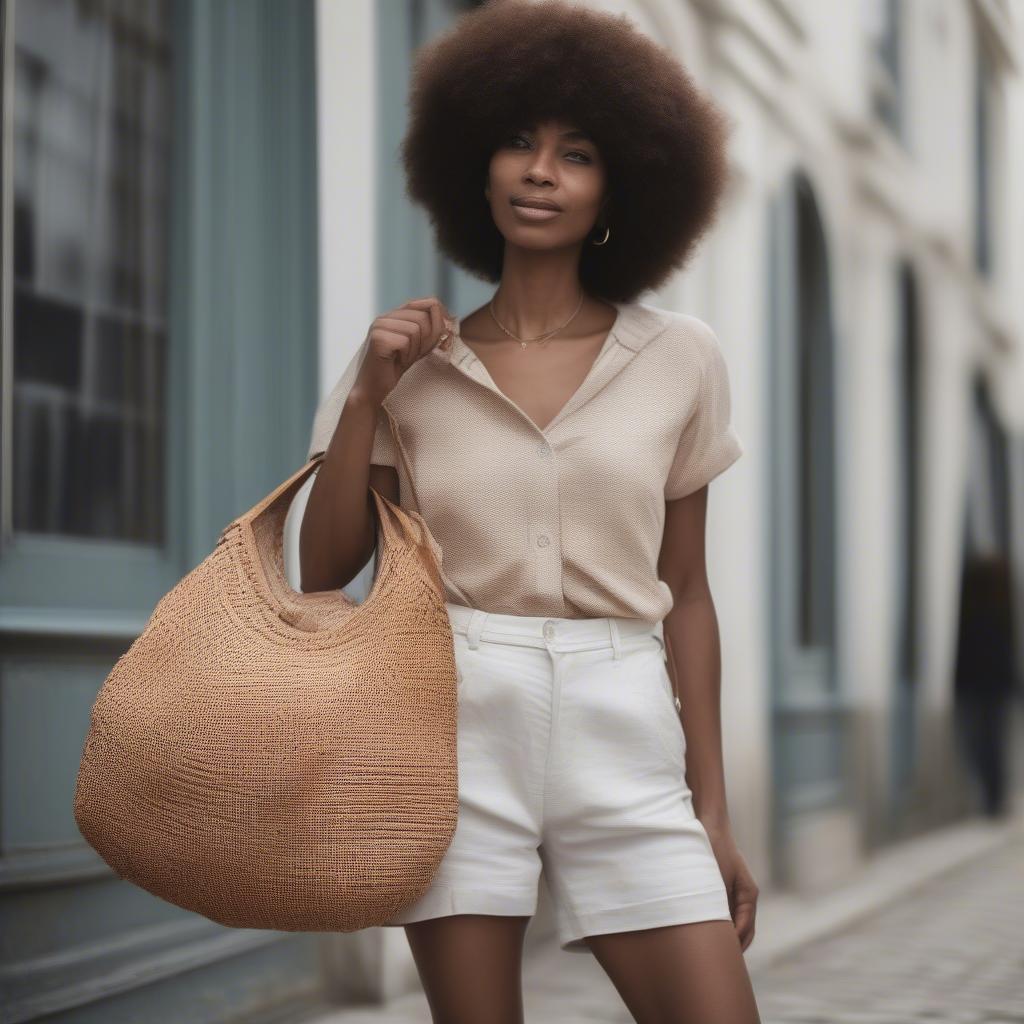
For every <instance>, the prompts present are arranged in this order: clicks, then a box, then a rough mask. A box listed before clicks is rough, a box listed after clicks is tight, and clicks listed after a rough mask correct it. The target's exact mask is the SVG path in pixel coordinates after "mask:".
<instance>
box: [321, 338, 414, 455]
mask: <svg viewBox="0 0 1024 1024" xmlns="http://www.w3.org/2000/svg"><path fill="white" fill-rule="evenodd" d="M368 343H369V338H367V339H366V341H364V342H363V343H362V345H360V346H359V348H358V349H357V350H356V353H355V355H354V356H353V357H352V358H351V359H350V360H349V364H348V366H346V367H345V369H344V371H343V372H342V375H341V377H340V379H339V380H338V382H337V384H335V385H334V387H333V388H332V389H331V391H330V393H329V394H328V395H327V396H326V397H325V398H324V399H323V400H322V401H321V402H320V405H319V407H318V408H317V410H316V415H315V416H314V417H313V429H312V433H311V435H310V439H309V451H308V452H307V453H306V459H307V461H308V460H309V459H311V458H312V457H313V456H314V455H315V454H316V453H317V452H325V451H327V446H328V445H329V444H330V443H331V438H332V437H334V431H335V430H336V429H337V426H338V421H339V420H340V419H341V410H342V408H343V407H344V405H345V399H346V398H348V393H349V392H350V391H351V390H352V385H353V384H354V383H355V380H356V376H357V375H358V373H359V367H360V365H361V364H362V361H363V356H364V354H365V353H366V346H367V344H368ZM370 462H371V464H373V465H375V466H397V465H398V460H397V452H396V450H395V439H394V437H393V435H392V433H391V424H390V422H389V421H388V416H387V413H386V412H385V411H384V410H383V409H378V410H377V429H376V432H375V433H374V436H373V450H372V452H371V453H370Z"/></svg>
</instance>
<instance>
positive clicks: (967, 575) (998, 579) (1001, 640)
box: [954, 552, 1015, 817]
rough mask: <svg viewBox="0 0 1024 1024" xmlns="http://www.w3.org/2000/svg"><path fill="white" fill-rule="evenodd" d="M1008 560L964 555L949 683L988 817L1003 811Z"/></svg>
mask: <svg viewBox="0 0 1024 1024" xmlns="http://www.w3.org/2000/svg"><path fill="white" fill-rule="evenodd" d="M1011 595H1012V587H1011V573H1010V563H1009V559H1008V558H1007V557H1006V556H1005V555H1003V554H1000V553H997V552H991V553H983V554H976V555H972V556H970V557H969V558H968V559H967V561H966V563H965V565H964V570H963V580H962V586H961V601H960V626H959V631H958V633H959V635H958V641H957V653H956V673H955V684H954V696H955V712H956V722H957V731H958V735H959V736H960V741H961V745H962V749H963V751H964V753H965V755H966V758H967V761H968V764H969V766H970V768H971V770H972V771H973V772H974V774H975V777H976V779H977V781H978V783H979V785H980V788H981V797H982V810H983V811H984V813H985V814H986V815H988V816H990V817H1001V816H1003V815H1005V814H1006V813H1007V811H1008V807H1007V791H1008V764H1007V762H1008V754H1009V735H1010V716H1009V711H1010V700H1011V696H1012V693H1013V688H1014V673H1015V653H1014V636H1013V601H1012V596H1011Z"/></svg>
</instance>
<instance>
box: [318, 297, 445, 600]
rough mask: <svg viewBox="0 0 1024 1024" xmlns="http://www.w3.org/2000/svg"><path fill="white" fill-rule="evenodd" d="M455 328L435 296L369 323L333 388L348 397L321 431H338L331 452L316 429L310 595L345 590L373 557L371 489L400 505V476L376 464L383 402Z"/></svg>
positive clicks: (402, 307)
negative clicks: (373, 460) (317, 456)
mask: <svg viewBox="0 0 1024 1024" xmlns="http://www.w3.org/2000/svg"><path fill="white" fill-rule="evenodd" d="M450 322H451V321H450V314H449V313H448V310H447V309H446V308H445V307H444V305H443V303H441V301H440V300H439V299H437V298H434V297H432V296H431V297H428V298H423V299H412V300H410V301H409V302H407V303H405V304H404V305H402V306H399V307H396V308H395V309H393V310H389V311H388V312H387V313H384V314H382V315H381V316H379V317H377V318H376V319H375V320H374V321H373V323H372V324H371V325H370V330H369V332H368V333H367V337H366V341H365V342H364V344H363V346H362V348H361V349H360V353H357V356H356V357H354V358H353V360H352V361H351V362H350V363H349V366H348V367H347V368H346V371H345V373H344V374H343V375H342V378H341V380H340V381H339V383H338V384H337V385H336V386H335V390H334V392H332V395H334V396H341V395H344V401H343V403H342V406H341V410H340V413H338V414H337V416H338V419H337V424H332V423H331V422H330V420H328V421H327V424H322V425H321V427H320V430H321V431H322V432H323V433H324V435H326V431H327V430H330V429H331V428H332V427H333V433H332V434H331V435H330V441H329V442H328V443H327V445H326V447H325V448H324V447H323V445H324V442H323V440H321V439H320V437H319V436H318V434H317V427H314V442H313V443H314V444H316V445H317V449H316V450H318V451H319V450H321V449H322V450H323V451H324V457H323V460H322V461H321V463H320V467H319V469H318V470H317V473H316V477H315V479H314V482H313V486H312V488H311V489H310V492H309V498H308V500H307V503H306V509H305V513H304V515H303V519H302V524H301V526H300V529H299V568H300V574H301V587H302V590H303V591H304V592H306V593H310V592H312V591H318V590H337V589H339V588H340V587H344V586H346V585H347V584H348V583H349V582H350V581H351V580H352V579H353V578H354V577H355V575H356V574H357V573H358V572H359V571H360V569H362V568H363V566H364V565H366V563H367V562H368V561H369V559H370V556H371V555H372V554H373V549H374V534H375V521H376V514H377V513H376V506H375V504H374V501H373V495H372V494H370V491H369V488H370V487H371V486H372V487H373V488H374V489H375V490H376V491H378V492H379V493H380V494H382V495H383V496H384V497H385V498H387V499H388V500H389V501H392V502H393V503H394V504H396V505H397V504H398V497H399V494H398V491H399V488H398V472H397V470H396V469H395V468H394V467H393V466H378V465H372V464H371V463H370V459H371V457H372V456H373V449H374V437H375V435H376V432H377V423H378V417H379V416H380V411H381V404H382V403H383V401H384V399H385V398H386V397H387V396H388V395H389V394H390V393H391V391H392V390H393V389H394V387H395V385H396V384H397V383H398V381H399V379H400V378H401V376H402V374H404V373H405V372H406V371H407V370H408V369H409V367H410V366H412V364H413V363H414V362H416V361H417V360H418V359H421V358H422V357H423V356H424V355H426V354H427V352H429V351H430V350H431V349H432V348H433V347H434V346H435V345H436V344H437V343H438V341H439V340H441V339H442V338H446V337H447V331H446V327H447V326H448V325H449V324H450ZM357 358H358V360H359V362H358V363H357V362H356V359H357ZM346 390H347V393H346ZM327 408H328V410H331V409H333V407H332V406H328V407H327ZM330 415H332V416H333V415H334V413H333V412H331V414H330ZM318 419H319V414H318Z"/></svg>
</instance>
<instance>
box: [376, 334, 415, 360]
mask: <svg viewBox="0 0 1024 1024" xmlns="http://www.w3.org/2000/svg"><path fill="white" fill-rule="evenodd" d="M377 334H378V336H379V337H380V338H381V339H382V340H383V342H384V348H385V349H386V350H387V355H386V358H387V359H388V361H389V362H395V361H397V363H398V365H399V366H402V361H403V360H404V359H405V353H406V351H407V350H408V347H409V336H408V335H407V334H406V333H405V331H400V330H391V329H389V328H384V327H378V328H377Z"/></svg>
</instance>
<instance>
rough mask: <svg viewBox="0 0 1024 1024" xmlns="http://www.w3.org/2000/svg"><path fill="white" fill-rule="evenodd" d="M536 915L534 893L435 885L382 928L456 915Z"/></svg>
mask: <svg viewBox="0 0 1024 1024" xmlns="http://www.w3.org/2000/svg"><path fill="white" fill-rule="evenodd" d="M536 912H537V890H536V888H533V889H493V888H492V889H455V888H453V887H452V886H449V885H432V886H431V887H430V888H429V889H428V890H427V891H426V892H425V893H424V894H423V895H422V896H420V898H419V899H418V900H416V901H414V902H413V903H411V904H410V905H409V906H408V907H406V908H405V909H404V910H401V911H399V912H398V913H397V914H395V915H393V916H392V917H391V918H389V919H388V920H387V921H383V922H381V924H380V927H382V928H392V927H397V926H399V925H404V924H412V923H413V922H414V921H425V920H427V919H428V918H433V917H450V916H452V915H453V914H497V915H499V916H512V917H519V916H529V917H532V916H533V915H534V914H535V913H536Z"/></svg>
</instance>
